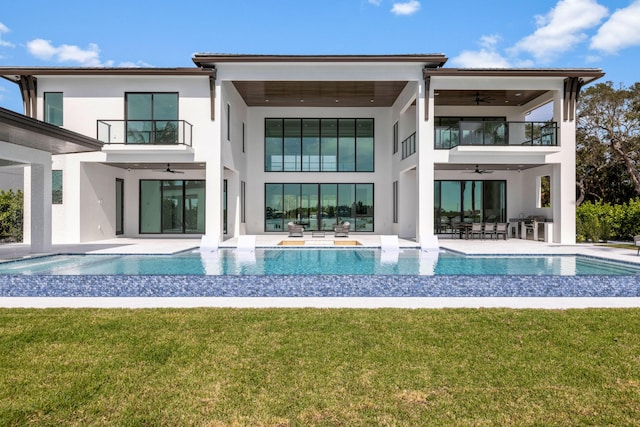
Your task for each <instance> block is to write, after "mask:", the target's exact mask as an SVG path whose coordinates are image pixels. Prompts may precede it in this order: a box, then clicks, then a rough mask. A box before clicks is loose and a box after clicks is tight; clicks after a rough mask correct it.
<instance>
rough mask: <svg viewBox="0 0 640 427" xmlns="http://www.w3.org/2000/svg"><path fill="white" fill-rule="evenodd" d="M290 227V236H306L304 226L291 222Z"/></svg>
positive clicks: (288, 225)
mask: <svg viewBox="0 0 640 427" xmlns="http://www.w3.org/2000/svg"><path fill="white" fill-rule="evenodd" d="M287 228H288V229H289V237H304V227H303V226H301V225H298V224H294V223H293V222H290V223H289V224H287Z"/></svg>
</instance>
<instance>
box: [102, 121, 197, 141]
mask: <svg viewBox="0 0 640 427" xmlns="http://www.w3.org/2000/svg"><path fill="white" fill-rule="evenodd" d="M192 128H193V125H191V123H189V122H187V121H185V120H98V140H99V141H102V142H104V143H105V144H127V145H187V146H189V147H190V146H191V142H192V141H191V139H192Z"/></svg>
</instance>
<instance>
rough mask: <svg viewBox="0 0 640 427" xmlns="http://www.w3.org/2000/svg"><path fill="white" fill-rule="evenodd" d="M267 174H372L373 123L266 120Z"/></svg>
mask: <svg viewBox="0 0 640 427" xmlns="http://www.w3.org/2000/svg"><path fill="white" fill-rule="evenodd" d="M264 156H265V157H264V165H265V171H267V172H373V171H374V121H373V119H265V139H264Z"/></svg>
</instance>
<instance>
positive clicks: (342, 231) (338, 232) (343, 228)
mask: <svg viewBox="0 0 640 427" xmlns="http://www.w3.org/2000/svg"><path fill="white" fill-rule="evenodd" d="M350 228H351V224H350V223H348V222H344V223H342V224H338V225H336V226H335V227H333V232H334V234H335V237H349V230H350Z"/></svg>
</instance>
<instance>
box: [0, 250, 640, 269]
mask: <svg viewBox="0 0 640 427" xmlns="http://www.w3.org/2000/svg"><path fill="white" fill-rule="evenodd" d="M0 274H29V275H514V276H520V275H542V276H547V275H551V276H561V275H562V276H576V275H578V276H579V275H636V274H640V265H633V264H625V263H617V262H611V261H606V260H602V259H597V258H590V257H584V256H576V255H572V256H569V255H561V256H548V255H545V256H542V255H529V256H463V255H460V254H456V253H452V252H446V251H440V252H438V253H433V252H423V251H420V250H417V249H405V250H401V251H400V252H397V253H384V252H382V251H380V250H379V249H260V248H259V249H256V250H255V252H241V251H236V250H231V249H222V250H220V251H218V252H211V253H206V254H201V253H199V252H193V251H190V252H186V253H181V254H177V255H52V256H44V257H37V258H31V259H25V260H19V261H12V262H5V263H0Z"/></svg>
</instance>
